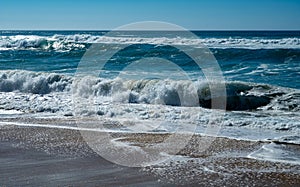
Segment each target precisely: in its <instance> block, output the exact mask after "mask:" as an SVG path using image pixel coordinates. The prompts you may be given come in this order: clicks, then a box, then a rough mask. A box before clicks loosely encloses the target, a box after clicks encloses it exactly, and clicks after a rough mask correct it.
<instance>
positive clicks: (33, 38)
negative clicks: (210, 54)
mask: <svg viewBox="0 0 300 187" xmlns="http://www.w3.org/2000/svg"><path fill="white" fill-rule="evenodd" d="M92 43H114V44H143V43H147V44H157V45H160V44H165V45H200V46H201V45H205V46H207V47H209V48H222V49H223V48H224V49H225V48H241V49H299V48H300V38H280V39H274V38H272V39H271V38H231V37H229V38H199V39H189V38H182V37H176V38H168V37H151V38H150V37H149V38H147V37H128V36H127V37H126V36H124V37H121V36H120V37H108V36H95V35H90V34H75V35H57V34H56V35H53V36H38V35H15V36H0V50H56V51H69V50H76V49H84V48H86V47H87V46H88V44H92Z"/></svg>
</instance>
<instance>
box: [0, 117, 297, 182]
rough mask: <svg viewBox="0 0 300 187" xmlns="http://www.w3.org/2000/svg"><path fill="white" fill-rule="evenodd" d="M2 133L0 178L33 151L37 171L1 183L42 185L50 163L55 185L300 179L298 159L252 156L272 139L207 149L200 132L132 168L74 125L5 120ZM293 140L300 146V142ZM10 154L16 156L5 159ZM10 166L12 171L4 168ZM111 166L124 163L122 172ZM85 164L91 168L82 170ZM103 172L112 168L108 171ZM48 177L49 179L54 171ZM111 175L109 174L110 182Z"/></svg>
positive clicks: (144, 140)
mask: <svg viewBox="0 0 300 187" xmlns="http://www.w3.org/2000/svg"><path fill="white" fill-rule="evenodd" d="M3 123H5V122H3ZM111 133H113V132H111ZM0 135H1V136H0V137H1V138H0V140H1V141H0V144H1V146H0V151H1V153H2V154H1V164H0V170H1V172H0V173H2V174H1V175H0V179H1V178H2V179H3V178H10V179H11V178H15V179H16V178H17V176H18V174H20V173H21V171H26V168H27V166H28V165H27V166H26V165H22V164H21V165H19V164H20V162H21V163H22V162H23V163H26V162H27V161H26V159H25V160H24V157H25V158H26V157H30V161H31V164H29V165H31V166H32V170H31V173H33V175H31V174H30V173H28V174H26V173H25V175H23V178H22V177H21V179H19V180H13V181H14V182H16V183H13V181H12V180H10V181H8V180H6V181H3V180H1V181H0V184H1V185H8V186H11V185H13V184H15V185H21V184H22V183H23V184H26V182H33V183H31V184H32V185H38V184H40V185H41V184H42V183H41V180H39V178H40V177H41V176H42V177H43V178H47V177H49V173H47V172H45V171H46V170H47V168H49V166H50V168H52V170H51V171H52V173H51V172H50V173H51V174H50V175H51V176H52V177H53V176H54V177H53V178H52V179H53V180H54V181H55V182H56V183H55V184H56V186H60V185H75V186H76V184H77V182H78V180H82V181H85V183H86V184H89V185H91V186H95V185H99V184H105V185H108V186H114V185H122V186H123V185H124V186H126V185H128V186H132V185H133V186H134V185H136V186H138V185H142V184H143V185H150V186H165V185H172V184H173V185H174V184H177V185H207V186H217V185H226V186H228V185H229V186H236V185H237V184H238V185H243V184H244V185H250V186H253V185H259V186H263V185H264V186H297V185H299V184H300V172H299V171H300V165H297V164H290V163H282V162H271V161H266V160H258V159H253V158H249V157H248V155H249V154H250V153H252V152H253V151H257V150H259V149H260V148H261V147H262V146H264V145H269V144H270V142H261V141H257V142H255V141H245V140H234V139H229V138H224V137H217V138H216V139H215V141H214V142H213V143H212V145H211V146H210V147H209V148H208V149H207V150H205V151H204V152H201V151H199V149H198V147H197V146H198V143H199V140H200V139H201V136H199V135H194V136H193V137H192V139H191V140H190V142H189V144H188V145H187V146H186V147H185V148H184V149H182V150H181V151H180V152H179V153H177V154H176V155H174V157H172V159H171V160H168V161H166V162H163V163H159V164H156V165H151V166H146V167H143V168H129V167H124V166H119V165H116V164H112V163H110V162H108V161H106V160H105V159H103V158H101V156H99V155H97V154H96V153H95V152H94V151H93V150H92V149H91V148H90V147H89V146H88V145H87V144H86V142H85V141H84V139H83V138H82V136H81V134H80V132H79V131H78V130H76V129H62V128H60V129H58V128H47V127H38V128H37V127H29V126H28V127H21V126H15V125H1V126H0ZM113 136H114V137H115V138H116V139H118V141H119V142H124V143H127V144H134V146H139V147H143V146H145V145H147V144H153V143H155V142H157V141H158V140H159V139H163V138H164V136H166V135H163V134H139V133H135V134H130V133H120V132H119V133H113ZM289 146H291V147H292V148H293V149H296V150H300V146H299V145H289ZM299 152H300V151H299ZM20 154H22V156H20ZM41 158H43V159H45V160H46V161H45V163H48V164H41V162H39V160H40V159H41ZM58 158H59V159H62V160H63V161H61V162H59V163H62V164H63V165H64V166H65V167H63V168H62V167H58V166H57V165H56V166H52V164H50V163H53V162H56V161H55V160H56V159H58ZM10 159H14V161H10V162H7V160H10ZM95 162H99V165H95V164H93V163H95ZM4 163H6V164H4ZM18 163H19V164H18ZM108 163H109V164H108ZM58 165H59V164H58ZM74 166H76V167H74ZM9 168H10V173H7V172H5V171H6V170H8V169H9ZM12 168H15V169H12ZM113 168H119V169H120V168H121V169H120V170H122V172H120V171H119V170H118V171H116V170H113ZM86 170H89V171H91V172H83V171H86ZM49 171H50V170H49ZM98 172H99V173H98ZM103 172H104V173H103ZM105 172H107V173H109V174H107V175H105ZM57 173H59V174H57ZM70 175H72V176H74V177H70ZM67 176H69V177H67ZM104 176H106V177H104ZM31 179H35V180H31ZM47 179H48V180H51V177H50V178H47ZM108 179H111V180H110V181H109V182H108V181H107V180H108ZM113 179H116V180H113ZM82 184H83V183H82Z"/></svg>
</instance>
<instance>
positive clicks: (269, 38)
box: [0, 31, 300, 144]
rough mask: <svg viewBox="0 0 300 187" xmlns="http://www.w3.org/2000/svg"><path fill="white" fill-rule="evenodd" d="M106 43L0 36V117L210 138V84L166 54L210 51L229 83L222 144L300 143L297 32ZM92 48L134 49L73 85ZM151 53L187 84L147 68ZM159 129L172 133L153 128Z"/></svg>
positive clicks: (75, 36) (83, 36) (102, 35)
mask: <svg viewBox="0 0 300 187" xmlns="http://www.w3.org/2000/svg"><path fill="white" fill-rule="evenodd" d="M170 32H172V31H170ZM106 33H107V31H0V117H1V118H8V117H16V116H17V117H24V116H34V117H43V116H44V117H45V116H46V117H59V116H60V117H72V116H73V117H77V115H78V116H100V117H101V118H103V119H112V120H119V121H122V120H123V121H124V120H125V121H126V122H128V121H129V122H130V121H133V122H136V123H139V124H141V125H143V126H142V127H141V128H139V129H138V130H141V131H147V132H157V131H158V132H172V130H174V124H175V125H176V123H184V124H186V125H189V124H195V125H196V127H197V128H196V130H195V133H203V131H204V129H205V128H206V125H207V123H208V122H209V120H210V119H209V116H210V113H211V112H212V110H213V112H219V111H218V110H216V109H210V104H209V101H210V99H212V98H211V95H210V92H209V89H210V87H209V84H208V82H207V81H206V79H205V76H204V74H203V73H202V72H201V69H199V67H197V66H196V65H195V63H193V62H192V61H191V60H190V59H188V58H187V57H186V56H185V55H182V53H179V52H178V51H176V50H174V48H172V47H164V48H162V47H161V46H162V45H167V46H172V45H179V46H180V45H182V46H195V45H205V46H207V47H208V48H209V49H210V51H211V52H212V54H213V55H214V56H215V58H216V60H217V61H218V63H219V66H220V68H221V70H222V73H223V76H224V79H225V81H226V83H225V84H226V93H227V96H226V97H227V110H226V112H225V114H224V117H223V118H222V122H221V125H222V126H221V130H220V132H219V136H229V137H234V138H240V139H252V140H262V139H269V140H277V141H281V142H286V143H289V142H290V143H296V144H299V143H300V136H299V133H300V120H299V119H300V112H299V111H300V91H299V89H300V32H298V31H193V33H194V34H195V35H197V36H198V37H199V38H196V39H195V38H188V37H184V36H181V35H180V33H179V34H178V36H176V34H175V36H176V37H174V34H169V33H168V32H165V31H164V32H151V33H150V32H146V31H144V32H143V33H142V34H141V33H139V34H138V35H135V34H134V33H130V34H128V33H125V34H124V32H120V33H119V34H117V35H116V36H114V37H110V36H107V35H106ZM94 43H97V44H101V45H103V48H104V49H105V45H109V44H119V45H120V46H122V45H125V44H126V45H132V46H134V47H132V48H128V50H125V51H124V50H123V51H122V52H120V53H119V54H118V55H116V56H114V57H113V58H111V59H110V60H109V63H107V65H106V66H105V67H104V68H103V69H102V70H101V74H99V75H97V76H95V75H93V73H92V71H93V68H94V67H91V69H89V70H91V76H84V77H81V78H80V79H78V78H75V77H74V75H76V71H77V67H78V64H79V62H80V60H81V59H82V57H83V55H84V54H85V52H86V51H87V50H88V49H89V47H90V46H91V45H93V44H94ZM150 49H151V50H152V52H153V53H152V57H153V56H154V57H157V58H165V57H168V60H170V61H172V63H174V64H176V65H177V66H180V67H181V68H182V70H183V71H184V74H182V73H181V72H177V71H175V69H172V68H170V66H168V65H167V66H166V65H165V64H164V63H160V61H158V62H154V63H153V60H152V61H147V57H148V54H149V50H150ZM135 59H137V60H142V59H144V60H143V61H142V65H141V66H139V67H140V69H139V71H135V69H134V68H131V69H130V67H129V68H128V69H127V70H124V66H129V64H130V62H131V61H133V60H135ZM95 68H97V67H95ZM173 70H174V71H173ZM120 75H122V76H120ZM145 77H147V78H145ZM182 77H188V79H186V78H182ZM216 84H218V83H216ZM195 90H196V93H197V97H198V98H197V99H196V100H197V102H196V103H195V100H188V99H184V100H182V98H180V97H178V92H180V93H181V95H183V96H184V97H185V98H192V97H194V96H193V95H192V94H191V93H192V92H193V91H195ZM74 96H75V97H76V98H78V97H79V98H83V99H86V100H91V97H92V104H91V105H89V107H86V106H84V107H78V106H76V108H74V103H73V102H74ZM198 101H199V103H198ZM157 120H159V121H165V122H166V123H164V124H163V125H160V126H156V125H155V123H154V121H157ZM123 130H126V128H123Z"/></svg>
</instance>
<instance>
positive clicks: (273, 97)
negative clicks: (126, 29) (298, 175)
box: [0, 70, 300, 112]
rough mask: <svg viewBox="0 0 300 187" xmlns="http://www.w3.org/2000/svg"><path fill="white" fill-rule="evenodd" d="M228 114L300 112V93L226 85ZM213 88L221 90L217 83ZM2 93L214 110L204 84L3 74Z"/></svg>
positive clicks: (233, 84) (253, 86)
mask: <svg viewBox="0 0 300 187" xmlns="http://www.w3.org/2000/svg"><path fill="white" fill-rule="evenodd" d="M225 85H226V99H227V110H255V109H258V108H259V109H261V110H280V111H291V112H296V111H300V92H299V91H297V90H294V89H288V88H281V87H275V86H271V85H265V84H254V83H244V82H226V84H225ZM211 86H216V87H218V86H219V83H214V84H213V85H211ZM0 92H21V93H30V94H50V93H53V92H67V93H69V94H70V93H72V94H74V95H76V96H78V97H82V98H94V99H95V98H99V99H100V100H101V99H104V98H105V97H106V98H109V100H110V101H113V102H118V103H142V104H159V105H169V106H201V107H204V108H211V101H212V99H222V97H224V95H216V94H214V96H212V95H211V93H210V87H209V85H208V83H207V82H206V81H205V80H202V81H200V80H199V81H194V82H192V81H188V80H159V79H153V80H145V79H141V80H125V79H121V78H115V79H104V78H98V77H90V76H85V77H81V78H75V77H72V76H66V75H62V74H57V73H42V72H29V71H15V70H7V71H0Z"/></svg>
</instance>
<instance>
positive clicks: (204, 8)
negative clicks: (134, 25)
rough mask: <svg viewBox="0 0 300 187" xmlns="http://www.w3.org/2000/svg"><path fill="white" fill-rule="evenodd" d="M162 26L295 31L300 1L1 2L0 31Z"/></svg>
mask: <svg viewBox="0 0 300 187" xmlns="http://www.w3.org/2000/svg"><path fill="white" fill-rule="evenodd" d="M136 21H166V22H171V23H174V24H177V25H180V26H182V27H185V28H187V29H193V30H274V29H275V30H300V0H191V1H188V0H107V1H101V0H98V1H97V0H78V1H76V0H39V1H38V0H20V1H14V0H1V2H0V30H3V29H25V30H29V29H45V30H47V29H51V30H56V29H59V30H64V29H68V30H78V29H79V30H107V29H113V28H116V27H118V26H121V25H123V24H128V23H131V22H136Z"/></svg>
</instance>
